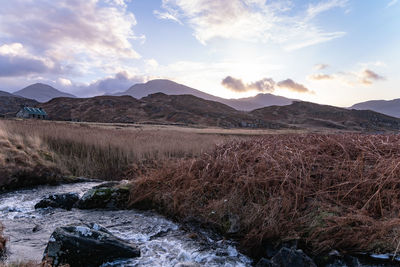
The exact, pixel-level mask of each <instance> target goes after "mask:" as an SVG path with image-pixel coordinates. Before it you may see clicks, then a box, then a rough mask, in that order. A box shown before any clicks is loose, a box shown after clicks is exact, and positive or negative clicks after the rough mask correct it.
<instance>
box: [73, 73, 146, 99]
mask: <svg viewBox="0 0 400 267" xmlns="http://www.w3.org/2000/svg"><path fill="white" fill-rule="evenodd" d="M145 81H147V77H145V76H140V75H132V74H129V73H128V72H127V71H121V72H118V73H116V74H115V75H114V76H110V77H106V78H102V79H99V80H96V81H93V82H92V83H90V84H88V85H71V86H70V88H69V91H77V92H79V94H80V95H85V96H93V95H104V94H114V93H117V92H122V91H126V90H127V89H128V88H129V87H131V86H132V85H134V84H136V83H142V82H145Z"/></svg>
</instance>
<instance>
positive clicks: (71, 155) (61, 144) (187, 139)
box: [3, 120, 230, 180]
mask: <svg viewBox="0 0 400 267" xmlns="http://www.w3.org/2000/svg"><path fill="white" fill-rule="evenodd" d="M3 125H5V127H6V128H7V129H8V132H11V133H14V134H17V135H19V136H24V137H34V138H37V140H39V141H40V142H42V143H43V144H45V145H46V147H47V148H48V149H49V150H50V151H51V152H52V153H53V154H54V161H55V162H56V165H57V166H58V167H59V168H60V169H62V170H67V171H69V172H70V173H71V174H73V175H75V176H86V177H91V178H100V179H105V180H118V179H121V178H124V177H125V176H126V175H128V176H129V177H131V178H132V177H134V176H136V175H137V174H141V173H142V172H145V171H146V170H147V169H149V168H154V167H156V166H158V164H160V163H161V162H165V161H169V160H174V159H177V158H191V157H195V156H197V155H200V154H202V153H204V152H206V151H208V150H209V149H211V148H212V147H213V146H214V145H215V144H217V143H221V142H223V141H224V140H227V139H229V138H230V137H227V136H223V135H217V134H207V135H205V134H198V133H194V132H186V131H181V130H180V129H179V128H161V127H162V126H160V128H157V127H154V126H149V127H137V126H136V127H131V126H130V125H126V124H125V125H122V124H117V125H112V124H110V125H108V124H89V123H62V122H50V121H32V120H26V121H16V120H10V121H3ZM127 171H129V173H127Z"/></svg>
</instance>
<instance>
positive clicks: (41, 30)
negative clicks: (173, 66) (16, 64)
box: [0, 0, 141, 73]
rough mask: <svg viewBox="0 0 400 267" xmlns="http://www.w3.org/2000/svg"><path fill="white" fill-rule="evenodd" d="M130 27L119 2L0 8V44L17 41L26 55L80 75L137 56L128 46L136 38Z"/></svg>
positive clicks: (41, 1)
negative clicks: (88, 70)
mask: <svg viewBox="0 0 400 267" xmlns="http://www.w3.org/2000/svg"><path fill="white" fill-rule="evenodd" d="M21 13H23V14H24V15H21ZM135 25H136V19H135V17H134V15H133V14H132V13H130V12H128V11H127V8H126V4H125V1H123V0H86V1H80V0H58V1H52V0H35V1H29V0H13V1H9V2H7V5H2V7H1V9H0V43H1V42H4V41H5V40H7V42H8V43H20V44H21V45H22V46H23V47H24V48H25V49H26V50H28V51H30V52H31V54H34V55H37V56H38V57H41V58H44V59H45V60H46V61H51V62H54V63H56V64H59V65H63V66H65V67H66V66H74V67H77V68H80V69H78V70H76V73H82V72H84V71H85V70H87V69H93V68H105V66H108V65H110V64H114V65H115V64H119V62H121V60H126V59H137V58H139V57H140V55H139V54H138V53H137V52H136V51H135V49H133V47H132V41H133V40H136V39H140V38H141V36H137V35H135V33H134V32H133V27H134V26H135ZM10 63H12V62H11V61H10Z"/></svg>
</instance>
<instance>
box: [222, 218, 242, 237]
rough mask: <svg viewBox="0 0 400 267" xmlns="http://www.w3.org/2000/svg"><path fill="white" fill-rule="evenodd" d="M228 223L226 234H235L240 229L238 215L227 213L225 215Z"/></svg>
mask: <svg viewBox="0 0 400 267" xmlns="http://www.w3.org/2000/svg"><path fill="white" fill-rule="evenodd" d="M225 219H226V221H227V223H228V228H227V231H226V233H227V234H237V233H238V232H239V231H240V217H239V216H238V215H236V214H229V215H227V216H226V218H225Z"/></svg>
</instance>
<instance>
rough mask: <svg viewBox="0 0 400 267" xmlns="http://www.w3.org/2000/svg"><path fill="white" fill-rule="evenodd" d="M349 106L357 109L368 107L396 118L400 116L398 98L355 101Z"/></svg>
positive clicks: (399, 101)
mask: <svg viewBox="0 0 400 267" xmlns="http://www.w3.org/2000/svg"><path fill="white" fill-rule="evenodd" d="M350 108H353V109H358V110H360V109H361V110H365V109H368V110H373V111H376V112H379V113H382V114H386V115H389V116H393V117H396V118H400V98H396V99H392V100H369V101H365V102H360V103H356V104H354V105H353V106H351V107H350Z"/></svg>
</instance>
